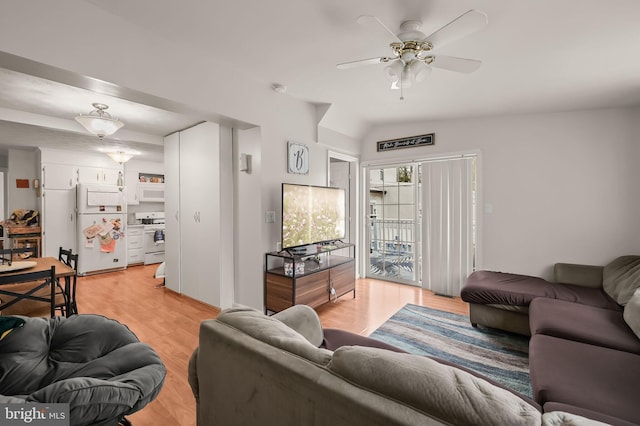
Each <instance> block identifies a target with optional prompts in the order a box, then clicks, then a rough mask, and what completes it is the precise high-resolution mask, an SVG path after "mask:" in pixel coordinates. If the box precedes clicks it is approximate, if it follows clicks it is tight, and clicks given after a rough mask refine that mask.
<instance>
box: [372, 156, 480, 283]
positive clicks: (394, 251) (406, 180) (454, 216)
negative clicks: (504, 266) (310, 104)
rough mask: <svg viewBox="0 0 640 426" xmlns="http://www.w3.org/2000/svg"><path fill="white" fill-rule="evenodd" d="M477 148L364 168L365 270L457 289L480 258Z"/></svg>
mask: <svg viewBox="0 0 640 426" xmlns="http://www.w3.org/2000/svg"><path fill="white" fill-rule="evenodd" d="M477 170H478V167H477V155H476V154H468V155H457V156H452V157H446V158H434V159H425V160H420V161H412V162H409V163H405V164H403V163H397V164H387V165H376V166H368V167H365V173H364V176H365V179H366V199H367V200H366V205H367V207H368V210H367V212H366V220H367V234H366V237H365V238H366V239H367V247H368V250H367V252H366V253H367V260H366V264H367V269H366V276H367V277H371V278H378V279H384V280H387V281H394V282H398V283H402V284H409V285H415V286H421V287H423V288H425V289H428V290H432V291H434V292H435V293H437V294H441V295H447V296H458V295H459V294H460V289H461V288H462V285H463V284H464V280H465V279H466V277H467V276H468V275H469V274H470V273H471V272H472V271H474V270H475V268H476V258H477V246H478V244H477V235H476V233H477V232H476V231H477V213H476V210H477V199H478V194H477V188H478V185H477V181H478V176H477Z"/></svg>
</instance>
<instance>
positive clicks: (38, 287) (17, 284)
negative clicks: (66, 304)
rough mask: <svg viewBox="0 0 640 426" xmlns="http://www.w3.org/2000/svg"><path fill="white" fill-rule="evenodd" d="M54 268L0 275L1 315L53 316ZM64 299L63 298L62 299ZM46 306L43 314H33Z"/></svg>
mask: <svg viewBox="0 0 640 426" xmlns="http://www.w3.org/2000/svg"><path fill="white" fill-rule="evenodd" d="M55 277H56V268H55V266H52V267H51V269H49V270H46V271H39V272H24V273H19V274H4V275H0V312H1V313H2V315H26V316H51V317H54V316H55V304H56V291H55V286H56V283H55ZM63 301H64V299H63ZM43 308H48V310H47V312H46V313H45V314H44V315H38V314H33V313H34V312H36V311H40V312H42V311H43Z"/></svg>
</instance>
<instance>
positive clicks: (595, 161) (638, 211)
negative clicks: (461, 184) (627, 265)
mask: <svg viewBox="0 0 640 426" xmlns="http://www.w3.org/2000/svg"><path fill="white" fill-rule="evenodd" d="M639 119H640V113H638V110H632V109H609V110H594V111H583V112H567V113H549V114H536V115H522V116H507V117H493V118H478V119H467V120H451V121H437V122H429V123H409V124H403V125H396V126H384V127H383V126H378V127H375V128H373V130H372V131H371V133H370V134H369V135H368V136H367V137H366V138H365V140H364V141H363V144H362V161H363V163H364V164H366V163H367V162H377V161H381V160H411V159H415V158H421V157H422V158H424V157H427V156H431V155H436V154H443V153H451V152H461V151H469V150H480V158H481V178H482V180H481V196H482V198H481V200H482V201H481V203H482V204H481V209H480V210H481V213H482V210H484V209H485V208H486V207H488V206H490V207H491V208H492V211H493V212H492V213H490V214H484V217H483V227H482V235H483V240H482V241H481V243H482V246H481V250H482V254H483V256H482V259H483V263H482V264H481V265H480V267H481V268H484V269H493V270H502V271H509V272H516V273H524V274H533V275H542V276H546V277H550V272H551V266H552V264H553V263H555V262H572V263H586V264H606V263H607V262H609V261H610V260H612V259H613V258H615V257H617V256H620V255H624V254H640V238H639V235H640V221H639V220H638V217H639V215H640V196H639V195H640V194H639V193H640V190H639V189H638V182H640V167H638V166H637V164H638V160H640V155H639V154H640V148H639V147H638V145H639V143H638V141H639V138H638V136H637V135H638V124H637V122H638V121H639ZM431 132H435V145H434V146H430V147H420V148H408V149H401V150H396V151H390V152H384V153H378V152H376V141H379V140H385V139H393V138H398V137H403V136H412V135H419V134H423V133H431Z"/></svg>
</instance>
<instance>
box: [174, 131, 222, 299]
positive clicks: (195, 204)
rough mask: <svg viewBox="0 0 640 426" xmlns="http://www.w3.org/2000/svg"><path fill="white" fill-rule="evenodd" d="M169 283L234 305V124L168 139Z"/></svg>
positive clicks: (191, 294)
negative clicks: (232, 157) (232, 130)
mask: <svg viewBox="0 0 640 426" xmlns="http://www.w3.org/2000/svg"><path fill="white" fill-rule="evenodd" d="M164 156H165V182H166V183H165V212H166V225H165V226H166V237H165V241H166V243H165V247H166V248H165V262H166V263H165V284H166V286H167V287H168V288H170V289H172V290H175V291H178V292H180V293H183V294H185V295H187V296H189V297H192V298H194V299H197V300H200V301H202V302H205V303H207V304H210V305H213V306H216V307H219V308H225V307H229V306H231V305H232V304H233V286H234V280H233V269H234V264H233V214H232V213H233V185H232V184H231V182H233V175H232V170H231V129H228V128H224V127H221V126H220V125H218V124H216V123H211V122H206V123H202V124H199V125H197V126H194V127H191V128H189V129H187V130H184V131H181V132H177V133H174V134H172V135H170V136H167V137H166V138H165V144H164Z"/></svg>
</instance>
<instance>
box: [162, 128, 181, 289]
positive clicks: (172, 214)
mask: <svg viewBox="0 0 640 426" xmlns="http://www.w3.org/2000/svg"><path fill="white" fill-rule="evenodd" d="M164 179H165V184H164V193H165V203H164V211H165V237H164V238H165V244H164V245H165V269H164V273H165V279H164V282H165V285H166V286H167V288H169V289H171V290H173V291H176V292H178V293H181V292H182V288H181V285H180V245H181V243H182V242H181V241H182V239H181V236H180V133H174V134H172V135H169V136H167V137H165V138H164Z"/></svg>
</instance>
